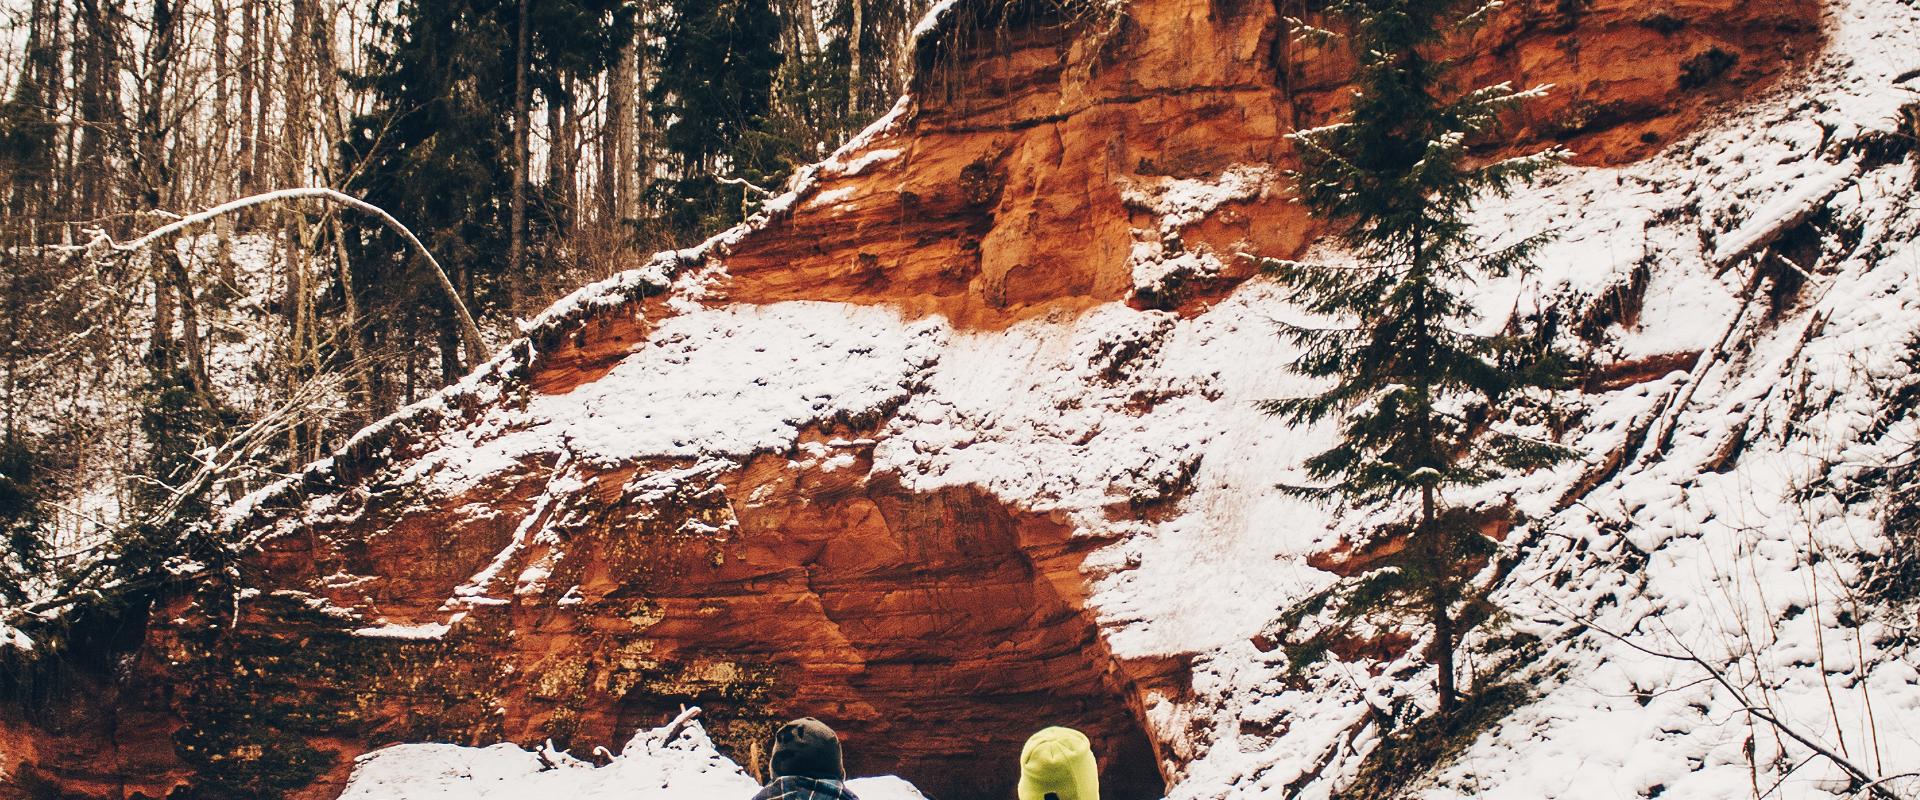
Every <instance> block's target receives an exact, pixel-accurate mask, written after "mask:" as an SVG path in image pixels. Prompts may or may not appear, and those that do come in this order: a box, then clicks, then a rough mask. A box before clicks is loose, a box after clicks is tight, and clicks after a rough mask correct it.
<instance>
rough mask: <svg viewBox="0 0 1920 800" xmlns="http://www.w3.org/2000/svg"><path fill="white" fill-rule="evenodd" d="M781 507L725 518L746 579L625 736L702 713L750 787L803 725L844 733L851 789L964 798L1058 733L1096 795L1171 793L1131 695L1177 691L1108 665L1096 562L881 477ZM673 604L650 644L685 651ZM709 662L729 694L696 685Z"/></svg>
mask: <svg viewBox="0 0 1920 800" xmlns="http://www.w3.org/2000/svg"><path fill="white" fill-rule="evenodd" d="M734 488H739V487H734ZM783 488H792V487H783ZM841 488H844V489H845V491H840V489H841ZM789 496H795V497H805V498H807V500H806V501H804V502H792V503H769V504H762V505H760V506H758V507H743V506H736V508H739V510H740V512H741V513H740V517H739V522H740V525H741V528H742V530H741V533H742V535H741V536H740V537H739V539H738V540H737V541H741V542H744V543H747V550H746V551H745V552H742V553H734V554H730V555H729V558H733V557H738V558H740V559H742V561H744V562H746V563H750V564H758V565H759V566H760V570H755V572H757V573H758V575H757V577H756V578H754V579H753V580H752V581H750V582H749V583H748V584H747V585H742V586H738V587H725V588H722V587H716V586H714V585H712V584H708V585H707V586H706V587H705V588H704V589H702V591H704V592H707V593H708V594H707V595H706V597H705V598H704V599H703V600H702V601H700V602H698V603H696V606H697V607H698V608H696V609H689V611H691V612H692V616H694V617H698V618H699V619H698V620H697V621H696V619H694V618H686V619H684V621H685V623H686V624H688V625H689V626H690V627H689V628H688V629H686V630H685V631H684V633H685V635H687V636H688V637H689V639H690V640H697V641H699V642H700V644H699V645H698V646H697V647H690V648H685V649H682V650H681V651H680V657H679V660H678V661H676V662H675V663H674V664H673V667H674V668H677V669H679V670H681V671H680V672H679V673H678V674H677V675H675V676H674V679H673V680H671V681H669V682H668V683H669V685H665V686H654V687H647V688H641V689H637V690H635V691H632V692H629V693H628V694H627V695H626V697H625V698H624V699H623V700H622V702H621V708H620V710H619V720H618V723H617V727H618V728H619V729H622V730H631V729H636V728H641V727H644V726H647V725H658V724H660V720H662V719H664V718H667V717H671V716H672V715H673V713H674V711H675V710H677V707H678V704H679V703H683V702H691V703H698V704H700V705H701V706H702V708H703V709H705V711H706V714H705V719H706V721H707V725H708V729H709V730H710V732H712V734H713V735H714V738H715V740H716V742H718V743H719V744H720V745H721V746H722V749H723V750H724V751H726V752H727V753H728V754H729V755H731V756H733V757H734V758H735V759H736V760H737V761H739V762H740V763H741V764H742V765H746V766H748V768H749V770H750V771H754V772H756V773H759V772H760V771H761V770H763V769H764V767H765V765H766V761H767V752H766V748H765V745H764V742H765V741H766V737H767V736H768V734H769V733H770V732H771V730H772V729H773V727H775V726H777V725H778V724H779V723H780V722H782V721H784V720H786V719H791V718H795V717H800V716H814V717H818V718H820V719H822V720H825V721H827V722H828V723H829V724H830V725H832V726H833V727H834V728H835V729H836V730H837V731H839V733H840V735H841V737H842V741H843V745H844V750H845V758H846V765H847V768H848V771H849V774H852V775H856V776H857V775H883V774H893V775H899V776H901V777H903V778H905V779H907V780H908V781H910V782H912V783H914V784H915V785H916V786H918V787H919V788H920V789H921V790H922V791H923V792H925V793H926V794H927V795H928V796H929V797H934V798H940V799H941V800H954V799H958V800H966V799H967V798H1010V797H1012V796H1013V794H1014V791H1013V790H1014V784H1015V783H1016V781H1017V779H1018V774H1019V766H1018V762H1019V754H1020V749H1021V746H1022V745H1023V744H1024V742H1025V741H1026V738H1027V737H1028V736H1029V735H1031V734H1032V733H1034V732H1035V731H1037V730H1039V729H1040V728H1043V727H1046V726H1049V725H1064V726H1068V727H1072V728H1076V729H1079V730H1081V731H1083V732H1085V733H1086V734H1087V735H1088V737H1089V739H1091V740H1092V742H1093V745H1094V750H1095V754H1096V756H1097V757H1098V759H1099V761H1100V764H1101V783H1102V796H1103V797H1106V798H1109V800H1145V799H1146V798H1158V797H1161V796H1163V795H1164V793H1165V782H1164V778H1163V777H1162V774H1161V771H1160V766H1159V761H1158V758H1157V756H1156V753H1155V748H1154V746H1153V744H1152V742H1151V740H1150V738H1149V736H1148V734H1147V732H1146V728H1145V726H1144V724H1143V722H1142V711H1141V708H1142V706H1141V703H1142V698H1143V696H1144V695H1145V692H1144V691H1143V687H1144V686H1147V685H1149V684H1151V685H1153V686H1154V687H1156V689H1161V690H1167V691H1177V689H1170V688H1168V687H1172V686H1174V685H1176V684H1177V683H1180V681H1179V680H1177V679H1176V678H1175V677H1174V676H1171V675H1168V674H1167V672H1168V669H1167V667H1166V665H1141V664H1133V663H1125V664H1123V663H1121V662H1120V661H1118V660H1117V659H1115V658H1114V657H1113V656H1112V654H1111V653H1110V651H1109V650H1108V648H1107V645H1106V643H1105V642H1104V640H1103V639H1102V638H1101V636H1100V635H1099V632H1098V631H1097V629H1096V626H1095V624H1094V622H1093V620H1092V619H1091V617H1090V615H1089V614H1088V613H1087V612H1086V611H1085V609H1084V607H1083V603H1082V599H1083V595H1084V593H1085V579H1084V577H1083V576H1082V575H1081V573H1080V570H1079V564H1080V561H1081V559H1082V558H1083V557H1084V555H1085V551H1086V549H1087V547H1088V545H1086V544H1085V543H1082V542H1079V541H1076V540H1075V539H1074V538H1073V537H1072V536H1070V535H1069V529H1068V527H1067V526H1066V525H1064V524H1062V523H1058V522H1055V521H1053V520H1050V519H1048V518H1046V517H1044V516H1037V515H1026V514H1020V513H1016V512H1013V511H1010V510H1009V509H1008V508H1007V507H1006V506H1004V505H1003V504H1002V503H1000V502H999V501H998V500H996V499H994V498H992V497H990V496H988V495H987V494H985V493H984V492H981V491H979V490H976V489H972V488H954V489H946V490H941V491H937V492H931V493H916V492H910V491H905V490H902V489H901V488H900V487H899V486H898V485H897V484H895V483H892V482H890V481H887V480H885V479H881V480H875V481H871V482H862V483H861V484H858V485H855V484H849V485H847V486H845V487H832V486H820V485H812V486H808V487H806V488H805V491H803V492H799V493H794V494H790V495H789ZM763 570H770V571H763ZM736 589H737V590H738V594H732V595H731V596H728V597H725V598H721V597H719V596H717V593H718V592H720V591H728V592H731V591H735V590H736ZM677 605H678V604H675V603H669V604H667V608H668V609H669V610H668V611H667V612H666V617H667V619H665V620H663V621H662V622H661V623H660V624H659V625H657V626H655V627H654V629H653V631H654V632H655V633H661V632H665V633H669V634H673V635H679V634H678V633H677V632H678V631H679V628H678V624H679V622H678V621H677V620H678V619H679V618H680V615H679V614H677V613H675V611H674V610H672V609H673V608H674V606H677ZM696 629H697V630H696ZM716 664H725V665H728V666H726V667H725V668H724V671H728V676H729V677H730V678H732V680H727V681H718V680H716V681H707V682H702V681H701V680H699V679H698V677H697V676H699V675H701V674H702V670H707V671H709V672H711V671H712V670H714V669H716V667H715V666H713V665H716ZM703 665H704V666H703ZM741 665H761V668H762V671H759V672H754V669H753V668H752V667H746V668H745V669H746V670H747V671H748V672H750V673H753V674H750V675H749V674H741V673H740V672H739V670H741V669H743V667H741ZM689 676H695V677H693V678H692V679H690V678H689ZM761 777H764V775H763V774H762V775H761Z"/></svg>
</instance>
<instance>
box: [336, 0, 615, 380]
mask: <svg viewBox="0 0 1920 800" xmlns="http://www.w3.org/2000/svg"><path fill="white" fill-rule="evenodd" d="M634 15H635V9H634V8H633V7H631V6H629V5H628V4H626V3H623V2H621V0H540V2H537V3H530V4H529V5H528V46H529V52H528V56H529V58H528V63H529V69H528V74H527V84H528V85H529V86H530V87H531V90H532V91H537V92H539V93H540V94H541V95H542V96H544V97H545V98H547V99H548V100H549V101H550V102H571V101H572V99H573V98H572V97H571V95H570V94H569V92H568V89H567V87H568V83H569V80H570V79H575V78H579V77H582V76H587V75H593V74H597V73H598V72H600V71H602V70H604V69H606V68H607V66H608V65H610V64H611V63H612V62H613V59H614V58H615V57H616V56H617V55H618V53H619V48H620V47H621V45H623V44H624V43H625V42H626V41H628V40H629V39H630V38H631V36H632V35H633V28H634ZM519 23H520V7H519V3H518V2H517V0H432V1H431V2H429V1H428V0H408V1H407V2H402V3H401V4H399V6H398V7H397V8H396V9H393V10H392V11H391V12H388V11H386V10H382V12H381V17H380V25H381V32H382V40H381V41H380V42H379V43H377V44H375V45H374V46H372V47H371V48H370V51H369V56H370V57H369V59H368V61H369V68H368V69H367V70H366V72H365V73H363V74H358V75H354V76H351V78H352V79H351V83H352V85H353V86H354V87H355V88H357V89H361V90H364V91H367V92H369V93H370V94H371V95H372V97H373V100H374V107H373V108H372V110H370V111H369V112H368V113H366V114H363V115H361V116H359V117H358V118H356V119H355V121H354V124H353V126H352V129H351V131H350V133H349V136H348V138H347V140H346V141H345V142H342V143H341V144H340V148H339V150H340V170H339V172H340V173H341V174H344V175H347V176H350V179H351V183H350V184H349V189H350V191H352V192H354V193H356V194H358V195H360V196H361V197H362V198H364V199H366V200H367V201H368V202H370V203H373V204H374V205H377V206H380V207H381V208H384V209H386V210H387V211H389V212H391V213H392V214H393V215H394V216H395V217H397V218H399V219H400V220H402V221H403V222H405V223H406V224H407V225H408V226H409V227H411V228H412V229H413V230H414V231H415V232H416V233H418V234H419V236H420V238H421V239H422V241H424V242H425V243H426V245H427V247H428V249H430V250H432V251H433V253H434V254H435V257H437V258H438V259H439V260H440V261H441V262H442V263H443V264H445V265H446V267H447V270H448V271H449V272H450V273H451V274H452V276H453V279H454V282H455V283H456V284H457V285H459V287H460V289H461V291H462V292H463V293H465V294H466V295H467V304H468V306H469V307H470V308H472V309H474V312H475V314H476V315H477V316H482V317H484V316H488V315H489V312H493V311H497V310H498V309H500V308H502V306H504V304H505V303H504V300H505V299H506V296H507V293H506V292H505V291H504V287H505V286H506V285H508V284H509V283H511V282H515V281H526V280H527V279H528V278H529V277H531V276H530V275H512V274H508V270H507V267H508V265H509V261H508V258H507V257H506V254H507V253H508V251H509V249H510V246H509V243H510V240H511V227H510V226H511V222H512V219H511V213H510V205H511V197H512V188H513V180H512V177H513V175H512V166H513V163H514V152H513V147H512V145H513V135H512V127H511V124H512V121H513V118H514V113H515V103H514V100H515V96H516V81H515V59H516V55H517V53H516V44H517V39H518V36H517V34H518V27H519ZM537 216H539V217H540V218H543V219H549V220H550V219H552V218H554V217H555V216H556V215H553V214H551V213H547V214H539V215H537ZM543 233H544V231H540V230H536V231H534V235H532V236H530V237H529V239H530V240H531V243H532V245H531V249H532V250H533V251H534V252H535V254H536V255H538V254H539V250H540V248H541V246H542V245H543V242H544V238H545V237H544V236H543V235H542V234H543ZM351 249H352V250H353V253H352V258H351V259H349V261H350V263H351V264H352V268H353V270H354V275H353V285H354V289H355V291H357V292H359V293H360V294H361V295H362V296H363V299H362V300H361V303H360V306H361V307H362V308H366V309H368V311H369V312H370V314H369V316H370V317H372V318H373V319H374V320H376V321H379V322H380V323H381V324H379V325H377V326H376V327H375V328H374V329H373V330H371V331H369V332H368V334H367V335H368V338H369V339H370V341H368V342H366V345H367V346H366V347H364V348H363V349H364V350H366V351H368V352H382V351H391V350H398V349H404V348H407V347H409V344H408V342H409V341H417V340H418V339H427V340H434V339H437V340H438V341H439V349H440V350H441V362H442V369H441V372H442V374H441V376H440V377H441V379H442V380H443V381H450V380H452V379H453V378H454V377H456V376H457V375H458V374H459V373H460V372H461V371H462V370H464V368H465V367H466V366H470V365H464V364H461V363H460V362H459V360H458V359H457V358H456V357H455V354H456V353H457V352H458V350H459V339H458V337H457V336H455V335H454V331H455V321H454V314H453V310H452V309H451V308H450V307H449V306H448V305H447V304H446V302H445V301H444V299H443V298H442V297H441V296H440V293H439V291H438V289H437V288H436V286H435V284H434V283H433V282H432V281H433V279H432V278H430V277H428V276H427V274H426V273H424V272H423V271H422V270H420V269H419V268H418V264H417V263H416V262H415V261H414V260H413V258H412V254H411V253H410V252H409V248H408V247H407V246H406V245H405V243H404V242H401V241H399V240H398V239H397V238H396V237H395V236H394V235H393V234H392V233H390V232H388V231H385V230H383V229H378V228H370V229H367V230H365V231H364V232H363V233H362V235H361V237H360V238H358V239H355V240H353V241H352V242H351ZM529 261H530V263H537V262H538V261H539V259H537V258H536V259H530V260H529ZM375 378H376V379H384V378H382V377H381V376H380V375H379V374H378V373H376V375H375ZM375 394H376V395H379V396H387V395H390V394H391V391H382V390H380V388H379V387H376V391H375ZM383 405H391V403H384V404H383Z"/></svg>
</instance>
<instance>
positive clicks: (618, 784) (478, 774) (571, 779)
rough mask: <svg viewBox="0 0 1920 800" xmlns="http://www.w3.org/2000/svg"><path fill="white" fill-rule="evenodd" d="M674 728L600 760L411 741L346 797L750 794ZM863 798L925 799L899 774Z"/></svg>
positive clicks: (365, 763)
mask: <svg viewBox="0 0 1920 800" xmlns="http://www.w3.org/2000/svg"><path fill="white" fill-rule="evenodd" d="M670 732H671V728H670V727H663V728H656V729H654V730H648V731H641V732H639V733H638V734H635V735H634V737H633V739H632V740H631V741H629V742H627V746H626V747H625V748H624V749H623V750H622V751H621V752H620V754H619V755H617V756H612V757H611V758H602V759H601V760H602V761H604V762H606V763H604V764H601V765H597V766H596V765H595V764H594V763H592V762H589V761H584V760H581V759H579V758H575V757H574V756H572V755H570V754H567V753H563V752H559V751H555V750H549V749H542V750H538V751H527V750H522V749H520V748H518V747H515V746H513V745H511V744H497V745H494V746H492V747H460V746H458V745H451V744H403V745H396V746H393V747H388V748H386V749H383V750H376V751H374V752H372V753H368V754H366V755H364V756H361V757H360V758H359V760H358V761H357V762H356V764H355V765H354V771H353V782H352V785H350V786H348V787H347V791H346V793H345V794H343V795H341V796H340V800H521V799H522V798H549V797H550V798H567V799H568V800H668V798H674V799H675V800H679V799H681V798H715V800H720V799H721V798H738V799H739V800H745V798H748V797H751V796H753V793H754V792H756V791H758V790H759V788H760V785H759V783H757V782H755V781H754V779H753V778H751V777H748V776H747V774H746V773H745V772H743V771H741V769H740V767H739V765H737V764H734V763H733V762H732V761H729V760H727V759H726V758H725V757H723V756H721V755H720V754H719V752H717V751H716V750H714V748H713V742H712V741H711V740H709V739H708V738H707V734H706V732H705V731H704V730H702V729H701V728H700V723H699V722H697V721H695V722H692V723H690V724H688V725H687V726H686V727H685V728H684V729H682V730H681V731H680V732H679V734H678V735H677V736H676V737H675V738H674V740H673V741H671V742H668V741H664V740H665V739H666V737H667V734H668V733H670ZM847 788H849V789H851V790H853V792H854V793H855V794H857V795H859V796H860V799H861V800H922V798H923V796H922V795H921V794H920V792H918V791H916V790H915V789H914V788H913V786H912V785H911V784H909V783H907V782H906V781H903V780H900V779H899V778H895V777H892V776H882V777H877V778H856V779H854V780H851V781H848V782H847Z"/></svg>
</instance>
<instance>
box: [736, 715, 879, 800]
mask: <svg viewBox="0 0 1920 800" xmlns="http://www.w3.org/2000/svg"><path fill="white" fill-rule="evenodd" d="M771 772H772V778H773V780H771V781H769V782H768V783H767V785H766V786H765V787H764V788H762V789H761V790H760V793H759V794H756V795H754V796H753V800H860V798H858V797H856V796H854V794H853V792H850V791H848V790H847V787H846V780H847V768H846V765H845V763H844V762H843V761H842V760H841V757H840V736H839V735H838V734H835V733H834V732H833V729H832V728H829V727H827V724H826V723H824V722H821V721H820V720H817V719H814V718H812V717H803V718H800V719H796V720H794V721H792V722H789V723H787V724H785V725H782V726H780V728H779V729H778V730H776V731H774V732H773V759H772V770H771Z"/></svg>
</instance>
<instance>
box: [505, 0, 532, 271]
mask: <svg viewBox="0 0 1920 800" xmlns="http://www.w3.org/2000/svg"><path fill="white" fill-rule="evenodd" d="M527 27H528V19H527V0H520V19H519V23H518V31H517V32H516V33H515V34H514V47H513V51H514V52H513V198H512V201H511V202H512V209H511V215H512V219H511V220H510V221H509V222H508V225H509V226H510V227H511V229H512V230H510V231H509V232H508V234H507V236H508V239H507V242H508V243H507V275H508V278H507V281H506V285H507V287H508V289H507V291H508V295H509V297H508V302H507V307H508V308H513V307H514V303H513V299H514V298H513V294H514V289H513V287H515V286H517V285H519V283H520V280H521V276H522V275H523V274H524V273H523V270H524V268H525V266H526V260H527V123H528V122H529V121H530V119H531V117H530V116H529V114H528V113H527V102H528V101H527V46H528V43H529V40H528V31H527Z"/></svg>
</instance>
